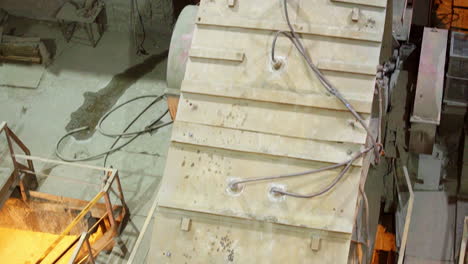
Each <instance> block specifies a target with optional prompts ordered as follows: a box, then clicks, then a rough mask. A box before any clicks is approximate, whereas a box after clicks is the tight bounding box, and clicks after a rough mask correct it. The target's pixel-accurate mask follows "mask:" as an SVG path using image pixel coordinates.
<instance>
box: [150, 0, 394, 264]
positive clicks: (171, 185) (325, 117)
mask: <svg viewBox="0 0 468 264" xmlns="http://www.w3.org/2000/svg"><path fill="white" fill-rule="evenodd" d="M287 2H288V9H289V17H290V19H291V22H292V25H293V27H294V28H295V30H296V31H297V32H298V34H299V36H300V38H301V40H302V42H303V43H304V46H305V47H306V49H307V50H308V52H309V54H310V56H311V57H312V59H313V60H314V63H315V64H316V65H317V66H318V67H319V68H320V70H321V71H322V72H323V73H324V74H325V76H326V77H327V78H328V79H329V80H330V81H331V82H332V83H333V84H334V85H335V86H336V87H337V88H338V89H339V90H340V91H341V93H342V94H343V96H344V97H345V98H346V99H348V100H349V102H350V103H351V104H352V105H353V106H354V107H355V109H356V110H357V111H358V112H359V113H360V114H361V116H362V117H363V119H364V120H365V122H366V123H369V120H370V113H371V110H372V101H373V97H374V87H375V78H376V77H375V74H376V68H377V65H378V63H379V55H380V49H381V40H382V36H383V29H384V23H385V13H386V11H385V8H386V1H385V0H289V1H287ZM279 30H283V31H289V29H288V25H287V23H286V19H285V12H284V6H283V1H276V0H275V1H250V0H248V1H247V0H237V1H236V0H209V1H208V0H202V1H201V3H200V7H199V10H198V15H197V17H196V27H195V30H194V33H193V41H192V46H191V49H190V52H189V54H188V56H189V58H188V63H187V68H186V73H185V77H184V81H183V83H182V89H181V98H180V102H179V107H178V113H177V117H176V120H175V123H174V127H173V132H172V139H171V146H170V149H169V152H168V156H167V163H166V170H165V173H164V178H163V181H162V183H161V188H160V191H159V195H158V211H157V215H156V218H155V224H154V228H153V235H152V236H153V237H152V245H151V249H150V253H149V263H231V262H232V263H346V262H347V260H348V252H349V246H350V240H351V233H352V230H353V226H354V223H355V216H356V212H357V202H358V196H359V184H360V182H361V178H362V177H365V176H366V174H367V168H368V166H369V162H368V161H369V157H368V156H366V157H364V158H361V159H358V160H357V161H356V162H354V164H353V166H352V167H351V169H350V170H349V171H348V172H347V174H346V175H345V177H343V179H341V180H340V181H339V182H338V184H337V185H336V186H334V187H333V188H332V189H331V190H330V191H328V192H327V193H325V194H323V195H320V196H318V197H315V198H311V199H303V198H295V197H290V196H284V195H278V194H274V193H272V192H271V191H270V190H271V188H272V187H275V188H277V189H284V190H287V191H290V192H295V193H300V194H308V193H313V192H316V191H318V190H320V189H322V188H324V187H325V186H327V185H329V184H330V182H332V181H333V179H334V178H335V177H336V176H337V175H338V174H339V172H340V170H341V169H342V168H337V169H334V170H329V171H323V172H320V173H317V174H311V175H305V176H301V177H294V178H288V179H282V180H276V181H259V182H252V183H245V184H242V185H241V187H242V188H239V189H238V190H234V191H233V190H231V189H229V187H228V185H229V183H230V182H231V181H235V180H238V179H246V178H252V177H263V176H274V175H279V174H285V173H295V172H301V171H306V170H310V169H314V168H321V167H324V166H328V165H331V164H336V163H340V162H343V161H345V160H348V159H349V158H350V157H352V156H353V155H355V153H357V152H359V151H360V150H362V149H363V147H364V144H365V143H366V135H367V133H366V131H365V129H364V128H363V127H362V126H360V125H359V123H358V122H357V120H356V119H355V118H354V117H353V116H352V115H351V114H350V113H349V112H348V111H347V109H346V108H345V107H344V106H343V105H342V104H341V103H340V102H339V101H338V100H337V99H336V98H335V97H334V96H332V95H330V94H328V93H327V91H326V90H325V89H324V87H323V85H322V84H321V83H320V82H319V80H318V79H317V77H316V75H314V74H313V72H312V71H310V69H309V68H308V66H307V64H306V63H305V61H304V59H303V58H302V57H301V55H300V54H299V53H298V51H297V50H296V49H295V47H294V46H293V44H292V43H291V41H289V40H288V39H287V38H286V37H285V36H283V35H280V36H279V38H278V41H277V43H276V49H275V54H276V57H277V58H278V59H279V60H281V61H282V62H283V64H282V65H281V67H279V69H275V67H274V66H273V63H272V58H271V50H272V41H273V38H274V36H275V34H276V32H277V31H279Z"/></svg>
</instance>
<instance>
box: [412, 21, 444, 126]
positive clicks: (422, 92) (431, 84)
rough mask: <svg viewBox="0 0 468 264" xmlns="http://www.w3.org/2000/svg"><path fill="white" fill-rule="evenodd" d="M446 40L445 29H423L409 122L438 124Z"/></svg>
mask: <svg viewBox="0 0 468 264" xmlns="http://www.w3.org/2000/svg"><path fill="white" fill-rule="evenodd" d="M447 38H448V31H447V30H445V29H434V28H424V35H423V42H422V48H421V58H420V61H419V72H418V80H417V85H416V94H415V99H414V108H413V114H412V116H411V122H415V123H428V124H434V125H438V124H439V123H440V114H441V108H442V93H443V88H444V87H443V85H444V76H445V56H446V51H447Z"/></svg>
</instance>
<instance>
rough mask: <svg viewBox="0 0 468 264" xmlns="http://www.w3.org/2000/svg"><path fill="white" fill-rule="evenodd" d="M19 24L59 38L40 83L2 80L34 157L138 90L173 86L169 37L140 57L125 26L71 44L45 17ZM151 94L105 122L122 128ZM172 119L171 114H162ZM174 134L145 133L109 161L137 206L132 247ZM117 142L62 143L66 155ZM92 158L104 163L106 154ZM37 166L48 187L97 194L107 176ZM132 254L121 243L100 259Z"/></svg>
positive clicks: (130, 229) (87, 138) (2, 101)
mask: <svg viewBox="0 0 468 264" xmlns="http://www.w3.org/2000/svg"><path fill="white" fill-rule="evenodd" d="M15 25H17V26H16V30H15V32H16V33H17V34H18V33H19V34H25V35H28V36H41V37H42V38H49V39H54V40H55V46H56V56H55V58H54V61H53V63H52V64H51V65H50V66H49V67H48V68H47V69H45V71H44V72H43V74H42V76H41V78H40V81H39V85H38V87H37V88H36V89H25V88H18V87H9V86H0V120H2V121H7V122H8V125H9V126H10V128H11V129H12V130H13V131H14V132H15V133H17V135H18V136H19V137H20V138H21V139H22V140H23V142H24V143H25V144H26V145H27V146H28V147H29V148H30V150H31V152H32V155H34V156H40V157H44V158H50V159H57V157H56V156H55V145H56V143H57V140H59V138H60V137H61V136H62V135H64V134H65V133H66V132H67V131H69V130H71V129H74V128H77V127H81V126H90V127H94V126H95V125H96V123H97V121H98V120H99V119H100V117H101V116H102V115H103V114H104V113H105V112H106V111H108V110H109V109H111V108H112V107H113V106H114V105H116V104H119V103H121V102H123V101H126V100H129V99H131V98H133V97H136V96H141V95H148V94H156V95H159V94H162V93H163V92H164V90H165V88H166V84H165V76H166V73H165V70H166V59H165V56H166V53H167V47H168V43H169V37H168V36H149V37H148V40H147V42H146V48H147V50H148V51H149V52H150V55H148V56H137V55H135V49H134V47H133V41H132V40H131V38H130V35H129V34H126V33H116V32H106V33H105V34H104V36H103V38H102V39H101V41H100V43H99V45H98V46H97V47H96V48H92V47H90V46H88V45H84V44H82V43H78V42H76V41H73V40H72V42H70V43H66V42H65V41H64V39H63V37H62V35H61V33H60V31H59V30H58V28H56V27H50V25H47V24H44V23H38V22H34V21H17V23H15ZM18 25H19V26H18ZM17 74H19V75H21V74H22V73H21V72H17ZM20 77H24V78H27V77H28V76H20ZM149 100H150V99H149ZM149 100H141V101H137V102H135V103H132V104H130V105H128V106H126V107H124V108H122V109H120V110H119V111H116V112H115V113H114V114H113V115H112V117H111V118H109V120H107V121H106V124H105V125H104V127H105V129H107V130H110V131H113V132H120V131H121V130H122V129H123V128H124V127H125V126H126V125H127V124H128V123H129V122H130V120H132V119H133V118H134V116H135V115H137V114H138V113H139V111H141V110H142V109H143V108H144V107H145V106H146V105H147V104H148V103H149ZM166 107H167V106H166V104H165V102H164V101H162V102H161V103H160V104H159V105H157V106H156V107H154V108H152V109H151V110H150V111H148V112H147V113H146V114H145V115H144V116H143V117H142V119H141V121H139V122H137V123H136V124H135V126H134V127H135V129H137V128H142V126H144V124H146V123H147V122H148V121H150V120H153V119H154V118H155V117H156V116H157V115H159V114H160V113H161V112H162V111H164V110H165V108H166ZM169 120H170V118H169V116H168V115H167V116H166V117H165V118H164V120H163V121H169ZM170 133H171V126H167V127H164V128H162V129H160V130H159V131H157V132H156V133H152V134H145V135H143V136H141V137H139V138H138V139H136V140H135V141H134V142H133V143H132V144H131V145H129V146H127V147H126V148H124V149H123V150H122V151H119V152H117V153H115V154H113V155H112V156H110V158H109V160H108V163H107V165H108V166H113V167H114V168H117V169H119V172H120V177H121V181H122V185H123V191H124V195H125V198H126V201H127V203H128V206H129V209H130V212H131V222H130V223H129V224H128V226H127V227H126V229H125V230H124V231H123V234H122V240H123V241H124V243H125V245H126V247H127V249H128V250H129V251H131V250H132V248H133V244H134V242H135V240H136V238H137V237H138V235H139V231H140V228H141V226H142V225H143V222H144V220H145V218H146V216H147V214H148V211H149V209H150V207H151V204H152V202H153V200H154V197H155V195H156V192H157V189H158V185H159V182H160V179H161V177H162V173H163V169H164V164H165V155H166V151H167V147H168V144H169V136H170ZM112 142H113V139H111V138H107V137H104V136H102V135H100V134H99V133H98V132H94V133H88V134H82V135H77V136H76V139H75V138H73V137H72V138H69V139H67V140H65V141H64V143H63V146H62V149H61V150H62V151H63V153H64V155H66V156H67V157H86V156H88V155H93V154H94V153H98V152H102V151H105V150H107V148H108V147H109V146H110V145H111V144H112ZM86 163H87V164H94V165H99V166H102V164H103V160H102V159H98V160H94V161H90V162H86ZM35 166H36V171H39V172H41V173H44V174H50V175H51V176H50V177H40V178H39V182H40V187H39V190H40V191H42V192H49V193H53V194H56V195H63V196H69V197H74V198H80V199H90V198H92V197H93V196H94V195H95V194H96V191H97V190H98V188H99V185H98V184H99V183H100V178H101V175H99V174H97V175H96V173H94V174H93V173H92V172H91V171H85V170H77V169H70V168H65V167H63V166H52V165H51V164H47V163H40V162H36V163H35ZM54 176H66V177H69V178H72V179H69V180H64V179H63V178H58V177H54ZM151 227H152V224H150V225H149V230H148V232H147V236H146V238H145V239H146V240H144V241H143V243H142V244H141V247H140V249H139V252H138V258H137V259H136V261H135V262H134V263H143V262H144V259H145V257H146V253H147V250H148V247H149V243H148V242H147V243H145V241H148V240H149V238H150V234H151ZM128 257H129V254H127V255H126V256H124V257H122V256H121V254H120V250H118V249H115V250H114V251H113V252H112V253H110V254H105V253H102V254H101V255H100V257H99V259H98V261H97V263H124V262H125V261H124V259H125V258H128Z"/></svg>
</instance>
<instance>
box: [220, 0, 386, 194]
mask: <svg viewBox="0 0 468 264" xmlns="http://www.w3.org/2000/svg"><path fill="white" fill-rule="evenodd" d="M283 5H284V13H285V17H286V22H287V24H288V27H289V30H290V32H286V31H277V32H276V33H275V36H274V38H273V42H272V50H271V60H272V63H273V65H274V66H275V68H279V67H280V66H281V65H280V62H279V61H278V60H277V59H276V57H275V48H276V42H277V40H278V37H279V35H280V34H283V35H284V36H286V37H287V38H288V39H289V40H290V41H291V42H292V43H293V45H294V46H295V47H296V49H297V51H298V52H299V53H300V54H301V56H302V57H303V58H304V60H305V61H306V63H307V65H308V66H309V68H310V69H311V70H312V71H313V72H314V73H315V75H316V76H317V77H318V79H319V81H320V82H321V83H322V85H323V86H324V88H325V89H326V90H327V91H328V92H329V93H330V94H332V95H334V96H335V97H336V98H337V99H338V100H340V102H341V103H342V104H343V105H344V106H345V107H346V108H347V109H348V111H349V112H350V113H351V114H352V115H353V116H354V117H355V118H356V120H358V122H359V123H360V124H361V126H362V127H363V128H364V129H365V130H366V133H367V136H368V138H369V139H370V142H371V145H372V146H371V147H369V148H366V149H365V150H363V151H360V152H359V153H357V154H356V155H354V156H353V157H352V158H351V159H349V160H347V161H344V162H341V163H337V164H334V165H330V166H326V167H323V168H319V169H314V170H309V171H304V172H298V173H292V174H285V175H278V176H269V177H257V178H250V179H244V180H234V181H232V182H230V183H229V184H228V187H229V188H230V189H231V190H233V191H238V190H240V189H241V187H240V184H243V183H248V182H256V181H266V180H278V179H284V178H290V177H298V176H304V175H310V174H315V173H318V172H322V171H326V170H332V169H336V168H339V167H342V166H345V167H344V168H343V170H342V171H341V172H340V173H339V174H338V176H337V177H336V178H335V179H334V180H333V181H332V182H331V183H330V184H329V185H328V186H326V187H325V188H323V189H322V190H320V191H317V192H315V193H312V194H306V195H304V194H297V193H293V192H287V191H284V190H280V189H279V188H276V187H272V188H271V189H270V192H272V193H276V194H280V195H287V196H292V197H296V198H312V197H316V196H319V195H322V194H324V193H326V192H328V191H329V190H331V189H332V188H333V187H334V186H335V185H336V184H337V183H338V182H339V181H340V180H341V179H342V178H343V177H344V175H345V174H346V172H347V171H348V170H349V168H350V167H351V166H352V164H353V162H354V161H356V160H357V159H358V158H360V157H362V156H363V155H364V154H366V153H367V152H369V151H370V150H374V153H375V159H376V162H379V158H380V155H381V154H382V153H383V147H382V144H381V143H380V141H381V133H379V134H378V138H377V139H376V138H375V137H374V136H373V135H372V132H371V131H370V129H369V127H368V126H367V125H366V123H365V121H364V119H363V118H362V117H361V115H360V114H359V113H358V112H357V111H356V110H355V109H354V107H353V106H352V105H351V104H350V103H349V102H348V100H347V99H346V98H345V97H344V96H343V95H342V94H341V93H340V91H339V90H338V89H336V88H335V87H334V86H333V84H332V83H331V82H330V81H329V80H328V79H327V78H326V77H325V75H323V73H322V72H321V71H320V70H319V69H318V67H317V66H316V65H315V64H314V63H313V61H312V59H311V58H310V56H309V54H308V53H307V50H306V49H305V48H304V45H303V44H302V42H301V40H300V38H299V36H298V35H297V33H296V31H295V30H294V28H293V26H292V24H291V21H290V19H289V12H288V7H287V0H284V1H283ZM376 88H377V92H378V93H379V96H381V94H380V93H381V92H382V91H381V86H380V83H379V84H378V85H377V86H376ZM381 111H382V99H381V97H379V112H381ZM381 115H382V114H381V113H379V119H380V118H381ZM380 122H381V121H380V120H379V126H380V125H381V123H380ZM379 129H380V128H379ZM377 140H378V141H377Z"/></svg>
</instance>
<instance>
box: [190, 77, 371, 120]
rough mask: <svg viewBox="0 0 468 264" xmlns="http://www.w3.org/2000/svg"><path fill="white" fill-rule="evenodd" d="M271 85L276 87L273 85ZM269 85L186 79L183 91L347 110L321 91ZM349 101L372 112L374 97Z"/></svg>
mask: <svg viewBox="0 0 468 264" xmlns="http://www.w3.org/2000/svg"><path fill="white" fill-rule="evenodd" d="M271 87H275V86H274V85H272V86H271ZM268 88H270V87H269V86H267V87H264V88H262V87H249V86H246V85H241V84H226V83H213V82H206V81H201V80H200V81H198V80H196V81H194V80H185V81H184V82H183V84H182V91H183V92H185V93H196V94H206V95H216V96H223V97H230V98H240V99H250V100H255V101H260V102H272V103H281V104H289V105H298V106H310V107H319V108H324V109H334V110H346V107H345V106H344V105H343V104H342V103H341V102H340V101H338V100H337V99H336V98H334V97H332V96H327V95H324V94H320V93H310V92H309V93H307V92H300V91H299V92H297V91H293V90H287V89H285V90H281V89H268ZM347 98H348V100H349V102H350V103H351V104H352V105H353V106H354V107H355V109H356V111H358V112H360V113H370V110H371V107H372V97H370V98H368V99H366V98H365V97H361V98H359V97H355V98H350V97H349V96H347Z"/></svg>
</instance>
